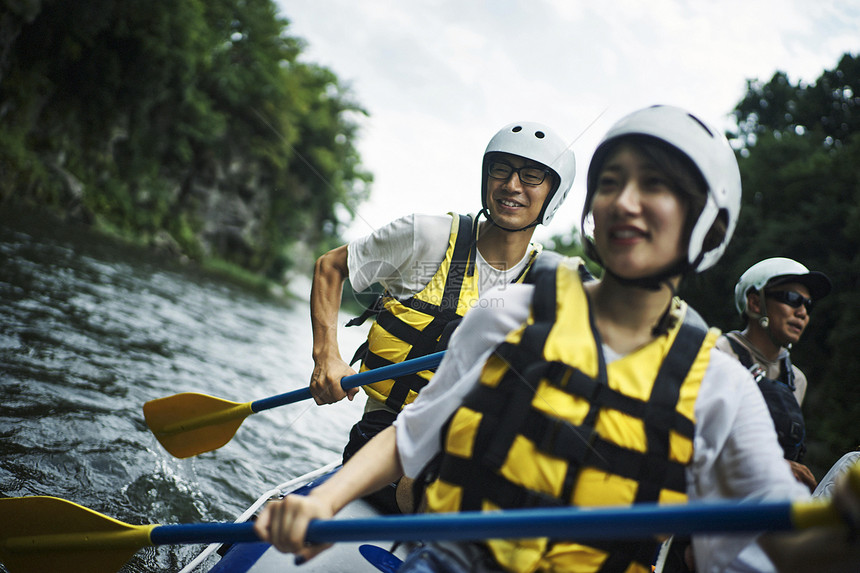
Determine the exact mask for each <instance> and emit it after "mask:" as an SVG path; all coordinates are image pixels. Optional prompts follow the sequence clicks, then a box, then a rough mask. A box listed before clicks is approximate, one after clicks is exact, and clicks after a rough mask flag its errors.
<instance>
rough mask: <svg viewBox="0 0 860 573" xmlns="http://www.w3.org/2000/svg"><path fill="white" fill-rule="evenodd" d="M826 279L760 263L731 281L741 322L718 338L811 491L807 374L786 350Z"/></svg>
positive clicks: (781, 262)
mask: <svg viewBox="0 0 860 573" xmlns="http://www.w3.org/2000/svg"><path fill="white" fill-rule="evenodd" d="M830 288H831V285H830V279H828V278H827V276H826V275H825V274H824V273H820V272H817V271H810V270H809V269H808V268H806V267H805V266H803V265H802V264H800V263H799V262H797V261H795V260H792V259H787V258H784V257H774V258H770V259H765V260H763V261H760V262H758V263H756V264H754V265H753V266H751V267H750V268H749V269H747V270H746V271H745V272H744V273H743V274H742V275H741V277H740V279H739V280H738V283H737V285H735V308H736V309H737V311H738V313H739V314H740V316H741V317H742V318H743V320H744V322H745V327H744V329H743V330H740V331H739V330H734V331H732V332H728V333H726V334H725V335H723V336H722V337H721V338H720V340H719V341H717V348H719V349H720V350H723V351H725V352H727V353H729V354H731V355H732V356H734V357H736V358H737V359H738V360H740V362H741V364H743V365H744V366H745V367H746V368H747V369H749V371H750V372H751V373H752V375H753V378H754V379H755V380H756V382H757V383H758V385H759V388H760V389H761V391H762V395H763V396H764V398H765V402H767V406H768V410H769V411H770V414H771V417H772V418H773V421H774V426H775V428H776V432H777V436H778V437H779V442H780V445H781V446H782V448H783V452H784V455H785V458H786V459H787V460H789V463H790V464H791V467H792V471H793V472H794V475H795V477H796V478H797V479H798V481H800V482H802V483H804V484H805V485H806V486H808V487H809V489H810V490H813V489H815V486H816V481H815V477H814V476H813V475H812V472H811V471H809V469H808V468H807V467H806V466H804V465H803V464H802V463H801V462H802V461H803V455H804V453H805V451H806V447H805V445H804V438H805V436H806V430H805V424H804V421H803V414H802V413H801V410H800V406H801V404H802V403H803V398H804V396H805V395H806V386H807V381H806V376H805V375H804V374H803V372H801V371H800V369H798V368H797V367H796V366H794V365H793V364H792V363H791V360H790V358H789V349H790V348H791V346H792V345H793V344H796V343H797V342H798V341H799V340H800V337H801V336H802V335H803V332H804V330H806V327H807V325H808V324H809V315H810V312H811V311H812V307H813V306H814V304H815V303H816V302H817V301H818V300H820V299H821V298H823V297H825V296H827V294H828V293H829V292H830Z"/></svg>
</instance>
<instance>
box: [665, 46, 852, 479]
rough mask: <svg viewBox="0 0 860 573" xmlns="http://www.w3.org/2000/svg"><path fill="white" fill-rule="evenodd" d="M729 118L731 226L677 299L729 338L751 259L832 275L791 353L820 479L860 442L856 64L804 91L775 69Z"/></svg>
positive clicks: (842, 65) (753, 85)
mask: <svg viewBox="0 0 860 573" xmlns="http://www.w3.org/2000/svg"><path fill="white" fill-rule="evenodd" d="M734 116H735V118H736V119H737V125H738V129H737V132H736V133H733V134H729V135H730V137H731V138H732V139H733V143H734V144H735V145H736V146H737V148H738V155H739V164H740V168H741V177H742V180H743V189H744V195H743V207H742V210H741V217H740V222H739V224H738V229H737V231H736V233H735V236H734V238H733V240H732V242H731V244H730V245H729V248H728V249H727V251H726V254H725V256H724V257H723V259H722V260H721V261H720V263H719V264H718V265H717V266H716V267H715V268H714V269H713V270H711V271H708V272H706V273H704V274H703V275H702V276H700V277H697V278H695V279H693V280H691V281H689V282H688V283H687V284H686V285H685V287H684V289H683V291H682V292H683V295H684V297H685V298H686V299H687V300H689V301H690V302H691V304H692V305H693V306H694V307H695V308H697V309H699V310H700V312H701V313H702V314H703V315H704V316H705V318H706V319H707V320H708V322H710V323H711V324H714V325H716V326H719V327H720V328H722V329H723V330H731V329H734V328H741V327H742V325H741V321H740V318H739V317H738V316H737V313H736V311H735V309H734V305H733V292H734V285H735V283H736V282H737V279H738V277H739V276H740V275H741V273H743V271H744V270H746V269H747V268H748V267H749V266H751V265H752V264H754V263H755V262H757V261H759V260H761V259H765V258H768V257H775V256H785V257H790V258H793V259H796V260H798V261H800V262H801V263H803V264H804V265H806V266H807V267H809V268H810V269H813V270H818V271H822V272H824V273H826V274H827V275H828V276H829V277H830V279H831V280H832V281H833V287H834V289H833V293H832V294H831V295H830V296H829V297H827V298H825V299H823V300H822V301H821V303H820V304H819V305H817V306H816V307H815V310H814V312H813V313H812V319H811V321H810V325H809V327H808V329H807V331H806V333H805V334H804V337H803V339H802V340H801V341H800V343H799V344H797V345H796V347H795V348H793V349H792V351H791V356H792V360H793V361H794V363H795V364H796V365H797V366H798V367H799V368H800V369H801V370H803V371H804V373H805V374H806V375H807V377H808V379H809V383H810V386H809V391H808V394H807V399H806V401H805V402H804V414H805V416H806V419H807V424H808V428H807V430H808V439H809V442H810V444H811V447H810V452H809V454H808V461H809V462H810V464H811V465H813V466H815V468H816V470H817V475H818V476H819V477H821V475H823V470H824V469H826V468H827V467H828V466H829V465H830V464H831V463H833V462H834V461H835V460H836V458H838V457H839V456H840V455H841V454H842V453H844V452H845V451H848V450H853V449H855V448H856V447H857V446H858V445H860V425H858V420H860V360H858V357H860V299H858V297H857V294H858V292H860V257H858V246H860V59H858V58H857V57H854V56H852V55H848V54H846V55H844V56H843V57H842V59H841V60H840V62H839V64H838V65H837V66H836V68H835V69H833V70H829V71H825V72H824V73H823V74H822V75H821V77H819V78H818V79H817V80H816V81H815V82H814V83H812V84H804V83H797V84H792V83H791V82H790V81H789V80H788V77H787V75H786V74H785V73H784V72H777V73H776V74H774V76H773V78H771V80H770V81H768V82H760V81H757V80H755V81H753V80H750V81H749V82H748V89H747V94H746V96H745V97H744V98H743V99H742V100H741V101H740V102H739V103H738V105H737V107H736V109H735V110H734ZM715 301H723V302H722V303H721V304H718V303H716V302H715Z"/></svg>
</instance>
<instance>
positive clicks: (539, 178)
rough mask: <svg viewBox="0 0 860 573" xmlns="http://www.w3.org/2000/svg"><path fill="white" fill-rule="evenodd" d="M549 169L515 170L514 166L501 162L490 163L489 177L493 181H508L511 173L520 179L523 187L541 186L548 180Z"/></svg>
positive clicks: (488, 168) (523, 168) (521, 168)
mask: <svg viewBox="0 0 860 573" xmlns="http://www.w3.org/2000/svg"><path fill="white" fill-rule="evenodd" d="M549 171H550V170H549V169H541V168H540V167H519V168H517V169H514V167H513V166H511V165H508V164H507V163H503V162H501V161H490V164H489V165H488V166H487V175H489V176H490V177H492V178H493V179H503V180H506V179H508V177H510V176H511V173H516V174H517V177H519V178H520V183H522V184H523V185H540V184H541V183H543V180H544V179H546V176H547V174H548V173H549Z"/></svg>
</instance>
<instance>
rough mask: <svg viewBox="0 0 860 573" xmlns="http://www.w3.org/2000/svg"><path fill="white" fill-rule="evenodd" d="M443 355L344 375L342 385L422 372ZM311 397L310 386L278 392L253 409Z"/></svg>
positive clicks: (257, 401)
mask: <svg viewBox="0 0 860 573" xmlns="http://www.w3.org/2000/svg"><path fill="white" fill-rule="evenodd" d="M443 356H445V351H444V350H443V351H441V352H436V353H434V354H428V355H426V356H420V357H418V358H413V359H412V360H406V361H404V362H398V363H397V364H389V365H388V366H382V367H381V368H375V369H373V370H367V371H365V372H359V373H358V374H353V375H352V376H344V377H343V378H341V381H340V386H341V388H343V389H344V390H349V389H350V388H357V387H359V386H364V385H365V384H373V383H374V382H380V381H382V380H388V379H389V378H396V377H397V376H403V375H404V374H414V373H416V372H421V371H422V370H429V369H431V368H435V367H436V366H439V363H440V362H442V357H443ZM310 398H311V391H310V388H301V389H299V390H293V391H292V392H287V393H285V394H278V395H277V396H271V397H269V398H261V399H260V400H256V401H254V402H251V410H253V411H254V412H262V411H263V410H269V409H271V408H277V407H278V406H285V405H287V404H293V403H295V402H301V401H302V400H308V399H310Z"/></svg>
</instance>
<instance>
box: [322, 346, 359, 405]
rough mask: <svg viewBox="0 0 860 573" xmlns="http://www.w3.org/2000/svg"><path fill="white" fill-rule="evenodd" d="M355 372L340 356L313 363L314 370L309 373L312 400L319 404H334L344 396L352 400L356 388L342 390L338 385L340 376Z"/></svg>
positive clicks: (356, 391) (356, 390)
mask: <svg viewBox="0 0 860 573" xmlns="http://www.w3.org/2000/svg"><path fill="white" fill-rule="evenodd" d="M353 374H355V370H353V369H352V368H351V367H350V366H349V364H347V363H346V362H344V361H343V360H342V359H341V358H339V357H338V358H332V359H329V360H326V361H320V362H315V363H314V371H313V374H311V384H310V390H311V396H313V398H314V402H316V403H317V405H319V406H321V405H323V404H334V403H335V402H339V401H341V400H343V399H344V398H349V399H350V400H352V399H353V398H355V395H356V394H358V388H350V389H349V390H347V391H344V390H343V388H342V387H341V385H340V380H341V378H343V377H345V376H351V375H353Z"/></svg>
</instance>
